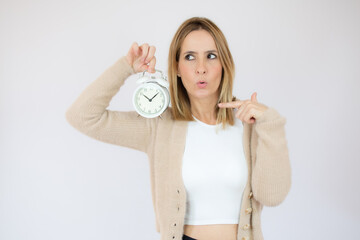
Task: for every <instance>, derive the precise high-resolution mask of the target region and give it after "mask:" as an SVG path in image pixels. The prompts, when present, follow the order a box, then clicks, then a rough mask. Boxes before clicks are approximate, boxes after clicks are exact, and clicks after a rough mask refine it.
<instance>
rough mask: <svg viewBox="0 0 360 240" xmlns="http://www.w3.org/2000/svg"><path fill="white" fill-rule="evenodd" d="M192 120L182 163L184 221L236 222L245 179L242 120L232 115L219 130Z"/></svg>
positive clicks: (218, 126)
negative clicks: (232, 124)
mask: <svg viewBox="0 0 360 240" xmlns="http://www.w3.org/2000/svg"><path fill="white" fill-rule="evenodd" d="M194 118H195V117H194ZM195 120H196V121H190V122H189V124H188V130H187V137H186V145H185V151H184V156H183V166H182V176H183V180H184V185H185V189H186V194H187V201H186V215H185V224H187V225H207V224H238V223H239V216H240V207H241V202H242V196H243V192H244V188H245V185H246V182H247V178H248V169H247V163H246V159H245V155H244V152H243V142H242V136H243V125H242V122H241V121H240V120H239V119H237V118H235V125H234V126H230V125H228V126H227V129H225V130H223V129H222V128H221V124H218V125H208V124H206V123H204V122H201V121H199V120H198V119H196V118H195ZM216 129H218V133H217V132H216Z"/></svg>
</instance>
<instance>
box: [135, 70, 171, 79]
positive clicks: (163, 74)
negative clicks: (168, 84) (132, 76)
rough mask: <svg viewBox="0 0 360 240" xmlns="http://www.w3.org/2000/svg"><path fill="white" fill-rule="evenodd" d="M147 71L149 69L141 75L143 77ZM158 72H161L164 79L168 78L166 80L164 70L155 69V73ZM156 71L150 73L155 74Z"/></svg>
mask: <svg viewBox="0 0 360 240" xmlns="http://www.w3.org/2000/svg"><path fill="white" fill-rule="evenodd" d="M147 71H148V70H145V71H143V72H142V76H141V77H143V76H144V75H145V72H147ZM156 72H159V73H161V77H162V78H163V79H166V80H167V77H166V76H165V75H164V73H163V72H162V71H160V70H158V69H155V73H156ZM155 73H149V74H155Z"/></svg>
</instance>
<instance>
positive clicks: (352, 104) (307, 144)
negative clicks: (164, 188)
mask: <svg viewBox="0 0 360 240" xmlns="http://www.w3.org/2000/svg"><path fill="white" fill-rule="evenodd" d="M193 16H204V17H208V18H210V19H211V20H213V21H214V22H215V23H216V24H217V25H218V26H219V27H220V28H221V29H222V31H223V32H224V34H225V36H226V37H227V40H228V43H229V46H230V50H231V52H232V54H233V57H234V60H235V64H236V79H235V90H234V95H235V96H236V97H238V98H240V99H249V98H250V96H251V94H252V93H253V92H254V91H256V92H257V93H258V101H259V102H262V103H264V104H266V105H268V106H272V107H274V108H275V109H277V110H278V111H279V112H280V114H282V115H283V116H285V117H286V119H287V123H286V132H287V139H288V146H289V154H290V160H291V166H292V173H293V175H292V187H291V190H290V193H289V195H288V197H287V198H286V199H285V201H284V202H283V203H282V204H281V205H279V206H278V207H273V208H271V207H264V210H263V213H262V228H263V233H264V237H265V239H266V240H275V239H276V240H279V239H292V240H300V239H355V237H358V233H359V225H360V207H359V202H360V192H359V189H360V188H359V182H360V177H359V175H360V174H359V167H360V163H359V160H360V159H359V156H360V146H359V141H358V138H359V136H360V135H359V134H360V127H359V125H358V124H359V122H360V116H359V109H360V106H359V105H360V97H359V93H358V92H359V90H360V83H359V80H360V1H356V0H353V1H352V0H337V1H334V0H331V1H325V0H323V1H321V0H305V1H300V0H298V1H295V0H294V1H289V0H283V1H280V0H278V1H276V0H261V1H226V0H221V1H213V2H212V1H193V0H192V1H163V2H160V1H140V0H138V1H131V2H130V1H119V0H117V1H93V0H86V1H85V0H77V1H74V0H71V1H70V0H63V1H49V0H47V1H45V0H42V1H39V0H37V1H35V0H33V1H20V0H17V1H14V0H11V1H10V0H1V1H0V239H1V240H27V239H29V240H35V239H36V240H43V239H44V240H45V239H46V240H48V239H56V240H63V239H67V240H72V239H74V240H75V239H76V240H80V239H81V240H82V239H84V240H93V239H94V240H95V239H96V240H97V239H107V240H112V239H153V240H158V239H160V235H159V234H158V233H157V232H156V230H155V215H154V212H153V208H152V202H151V192H150V178H149V177H150V176H149V166H148V161H147V157H146V155H145V154H144V153H142V152H138V151H135V150H131V149H127V148H124V147H119V146H115V145H111V144H106V143H102V142H99V141H96V140H94V139H92V138H89V137H87V136H85V135H83V134H81V133H80V132H79V131H77V130H75V129H74V128H72V127H71V126H70V125H69V124H68V123H67V122H66V120H65V111H66V109H67V108H68V107H69V106H70V105H71V103H72V102H73V101H75V99H76V97H77V96H78V95H79V94H80V93H81V92H82V90H84V89H85V87H86V86H88V85H89V84H90V83H91V82H92V81H93V80H95V79H96V78H97V77H98V76H99V75H100V74H101V73H102V72H103V71H104V70H105V69H106V68H107V67H109V66H110V65H112V64H113V63H114V62H115V61H116V60H117V59H118V58H120V57H121V56H123V55H126V53H127V51H128V49H129V47H130V46H131V44H132V42H133V41H137V42H138V43H139V44H142V43H144V42H147V43H149V44H150V45H155V46H156V47H157V52H156V56H157V66H156V68H157V69H161V70H166V69H167V54H168V48H169V44H170V41H171V38H172V36H173V34H174V33H175V31H176V29H177V28H178V26H179V25H180V24H181V23H182V22H183V21H184V20H186V19H187V18H189V17H193ZM135 79H136V78H135V75H133V76H132V77H130V78H129V79H128V80H127V81H126V83H125V85H124V86H123V88H121V90H120V91H119V93H118V94H117V95H116V96H115V97H114V98H113V100H112V102H111V104H110V106H109V108H110V109H112V110H133V107H132V103H131V96H132V92H133V90H134V89H135V87H136V85H135V82H134V80H135Z"/></svg>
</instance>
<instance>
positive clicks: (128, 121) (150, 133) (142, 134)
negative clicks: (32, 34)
mask: <svg viewBox="0 0 360 240" xmlns="http://www.w3.org/2000/svg"><path fill="white" fill-rule="evenodd" d="M134 73H135V72H134V70H133V69H132V67H131V66H130V65H129V64H128V63H127V61H126V58H125V56H123V57H121V58H119V59H118V60H117V61H116V62H115V63H114V64H113V65H111V66H110V67H108V68H107V69H106V70H105V71H104V72H103V73H102V74H101V75H100V76H99V77H98V78H97V79H96V80H95V81H93V82H92V83H91V84H90V85H89V86H87V87H86V88H85V89H84V90H83V92H82V93H81V94H80V95H79V96H78V97H77V99H76V100H75V102H73V103H72V105H71V106H70V107H69V108H68V109H67V111H66V119H67V121H68V122H69V123H70V125H72V126H73V127H74V128H76V129H77V130H79V131H80V132H82V133H83V134H85V135H87V136H89V137H92V138H94V139H97V140H99V141H102V142H106V143H110V144H115V145H118V146H123V147H128V148H132V149H136V150H139V151H142V152H145V153H146V154H147V156H148V159H149V167H150V182H151V193H152V203H153V207H154V212H155V216H156V218H155V221H156V231H157V232H159V233H160V237H161V239H160V240H181V239H182V235H183V232H184V218H185V212H186V209H185V208H186V190H185V187H184V183H183V179H182V173H181V170H182V157H183V153H184V147H185V139H186V132H187V123H188V122H187V121H177V120H174V119H173V118H172V115H171V108H170V107H169V108H168V109H167V110H166V111H165V112H164V113H163V114H162V117H161V118H160V117H157V118H150V119H148V118H143V117H141V116H139V115H138V114H137V113H136V112H135V111H112V110H108V109H107V107H108V106H109V103H110V101H111V99H112V98H113V96H114V95H115V94H116V93H117V92H118V91H119V89H120V87H121V86H122V85H123V84H124V82H125V80H126V79H127V78H128V77H129V76H130V75H131V74H134ZM285 123H286V119H285V118H284V117H283V116H281V115H280V114H279V113H278V112H277V111H276V110H275V109H274V108H272V107H268V109H267V110H266V111H265V112H264V113H263V115H262V116H261V117H260V118H258V119H256V121H255V123H254V124H247V123H245V122H243V127H244V131H243V146H241V145H239V147H243V148H244V153H245V157H246V161H247V164H248V180H247V184H246V187H245V190H244V194H243V199H242V205H241V212H240V217H239V225H238V232H237V240H263V239H264V238H263V234H262V231H261V219H260V218H261V211H262V208H263V206H277V205H279V204H280V203H282V202H283V201H284V200H285V198H286V196H287V195H288V193H289V190H290V186H291V167H290V161H289V153H288V148H287V140H286V136H285V128H284V126H285ZM219 151H221V149H219ZM239 204H240V203H239Z"/></svg>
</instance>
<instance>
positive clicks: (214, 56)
mask: <svg viewBox="0 0 360 240" xmlns="http://www.w3.org/2000/svg"><path fill="white" fill-rule="evenodd" d="M208 56H209V58H211V59H214V58H216V55H215V54H213V53H210V54H209V55H208ZM211 56H213V57H211Z"/></svg>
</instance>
